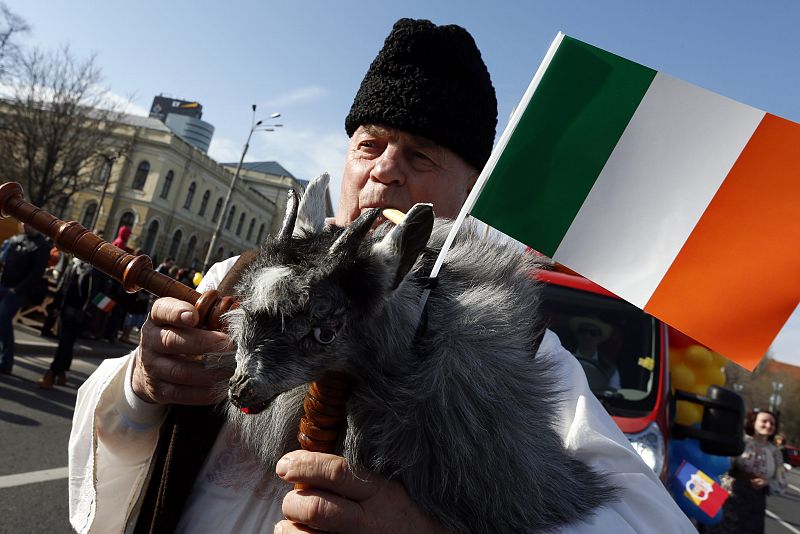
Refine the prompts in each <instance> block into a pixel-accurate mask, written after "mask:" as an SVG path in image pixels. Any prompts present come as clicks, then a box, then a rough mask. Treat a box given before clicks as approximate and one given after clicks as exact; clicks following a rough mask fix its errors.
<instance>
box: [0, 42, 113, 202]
mask: <svg viewBox="0 0 800 534" xmlns="http://www.w3.org/2000/svg"><path fill="white" fill-rule="evenodd" d="M101 81H102V76H101V72H100V69H99V68H98V67H97V65H96V61H95V57H94V56H90V57H89V58H87V59H85V60H80V59H77V58H75V56H74V55H73V54H72V53H71V51H70V49H69V48H68V47H64V48H61V49H59V50H57V51H55V52H43V51H41V50H39V49H31V50H30V51H27V52H26V53H23V54H20V56H19V58H18V59H17V61H16V68H15V69H14V75H13V76H12V77H11V78H10V82H8V83H7V84H6V87H7V98H6V99H4V100H2V101H0V121H1V123H0V124H1V127H0V176H2V179H3V181H19V182H20V183H22V185H23V187H24V189H25V191H26V193H27V194H28V197H29V199H30V201H31V202H33V203H34V204H36V205H37V206H41V207H45V208H52V205H53V203H55V202H57V201H59V200H60V201H61V202H63V201H64V199H65V198H67V199H68V198H69V197H71V196H72V195H74V194H75V193H77V192H79V191H81V190H83V189H85V188H87V187H89V186H91V185H93V180H94V179H95V178H96V172H95V170H96V169H97V167H98V165H99V162H101V161H102V160H103V159H106V158H113V157H115V156H117V155H119V154H120V153H121V152H122V151H123V150H124V149H123V147H121V146H120V143H119V141H118V140H115V138H114V136H113V135H112V134H113V131H114V129H115V128H116V127H118V124H119V122H120V120H121V119H122V117H123V114H122V113H121V111H120V107H119V104H116V103H114V101H113V100H112V99H111V98H110V94H109V92H108V90H107V89H105V88H104V87H103V86H102V85H101Z"/></svg>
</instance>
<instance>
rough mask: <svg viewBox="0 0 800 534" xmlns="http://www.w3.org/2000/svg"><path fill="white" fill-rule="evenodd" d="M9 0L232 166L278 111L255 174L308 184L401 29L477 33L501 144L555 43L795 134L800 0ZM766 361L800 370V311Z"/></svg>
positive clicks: (36, 26)
mask: <svg viewBox="0 0 800 534" xmlns="http://www.w3.org/2000/svg"><path fill="white" fill-rule="evenodd" d="M5 1H6V3H7V5H8V6H9V7H10V8H11V9H12V10H13V11H15V12H16V13H17V14H19V15H21V16H22V17H24V18H25V19H26V20H27V21H28V22H29V23H30V24H31V26H32V27H33V31H32V33H31V35H30V36H28V37H27V39H26V43H27V44H35V45H40V46H42V47H46V48H50V47H56V46H60V45H64V44H69V45H70V46H71V48H72V50H73V51H74V52H75V53H76V54H77V55H79V56H85V55H88V54H90V53H93V52H94V53H96V54H97V63H98V65H99V66H100V67H101V68H102V70H103V73H104V76H105V81H106V84H107V86H108V87H109V88H110V89H111V90H112V91H113V92H114V94H116V95H118V96H120V97H121V98H124V99H129V100H130V102H131V106H130V107H129V111H132V112H138V113H142V114H144V113H145V112H146V110H148V109H149V107H150V103H151V101H152V98H153V96H155V95H157V94H160V93H164V94H167V95H169V96H174V97H178V98H183V99H187V100H197V101H199V102H200V103H202V104H203V107H204V115H203V119H204V120H206V121H208V122H210V123H211V124H213V125H214V126H215V127H216V132H215V134H214V141H213V142H212V145H211V149H210V154H211V155H212V157H214V158H215V159H217V160H220V161H236V160H238V158H239V155H240V154H241V149H242V145H243V144H244V140H245V138H246V136H247V133H248V131H249V127H250V113H251V112H250V105H251V104H258V107H259V111H260V112H262V113H263V114H261V113H260V114H259V118H262V117H265V116H267V115H268V114H270V113H272V112H280V113H282V115H283V116H282V117H281V119H279V120H278V121H276V122H281V123H282V124H284V127H283V128H282V129H279V130H276V131H275V132H267V133H261V134H258V133H257V134H255V135H254V139H253V142H252V143H251V148H250V152H249V154H248V157H247V160H248V161H259V160H277V161H279V162H280V163H281V164H282V165H283V166H284V167H286V168H287V169H288V170H289V171H290V172H292V173H293V174H294V175H295V176H297V177H298V178H301V179H310V178H312V177H313V176H315V175H316V174H319V173H320V172H322V171H329V172H330V173H331V175H332V176H333V179H334V182H338V180H339V179H340V176H341V167H342V164H343V154H344V149H345V146H346V144H347V137H346V135H345V133H344V117H345V115H346V114H347V112H348V110H349V108H350V104H351V103H352V98H353V96H354V94H355V92H356V90H357V88H358V85H359V83H360V81H361V78H362V77H363V75H364V73H365V72H366V70H367V67H368V66H369V63H370V62H371V60H372V59H373V57H374V56H375V54H376V53H377V51H378V49H379V48H380V46H381V45H382V43H383V39H384V38H385V37H386V35H387V34H388V32H389V30H390V29H391V26H392V24H393V23H394V21H395V20H397V19H398V18H401V17H412V18H428V19H431V20H433V21H434V22H436V23H439V24H449V23H454V24H460V25H462V26H464V27H466V28H467V29H468V30H469V31H470V32H471V33H472V35H473V36H474V38H475V41H476V42H477V43H478V46H479V48H480V49H481V50H482V53H483V56H484V60H485V62H486V64H487V66H488V67H489V71H490V73H491V75H492V79H493V82H494V85H495V88H496V91H497V96H498V103H499V119H500V124H499V126H498V137H499V134H500V133H501V131H502V128H503V127H505V125H506V122H507V120H508V117H509V115H510V113H511V111H512V110H513V108H514V106H515V105H516V104H517V102H518V101H519V99H520V97H521V96H522V94H523V92H524V91H525V88H526V87H527V85H528V83H529V82H530V79H531V77H532V75H533V73H534V72H535V70H536V67H537V66H538V65H539V62H540V61H541V59H542V57H543V56H544V54H545V52H546V51H547V48H548V46H549V44H550V42H551V41H552V40H553V38H554V37H555V35H556V33H557V32H558V31H563V32H565V33H566V34H568V35H571V36H573V37H576V38H578V39H581V40H584V41H587V42H589V43H592V44H594V45H597V46H599V47H601V48H605V49H606V50H609V51H611V52H614V53H616V54H619V55H622V56H624V57H627V58H629V59H632V60H634V61H637V62H639V63H642V64H645V65H647V66H650V67H653V68H655V69H657V70H660V71H664V72H666V73H669V74H671V75H673V76H676V77H678V78H681V79H684V80H686V81H688V82H691V83H693V84H696V85H699V86H702V87H705V88H707V89H710V90H712V91H715V92H717V93H720V94H723V95H725V96H728V97H731V98H733V99H736V100H739V101H742V102H744V103H746V104H750V105H752V106H755V107H758V108H761V109H764V110H766V111H769V112H771V113H774V114H776V115H780V116H782V117H785V118H787V119H791V120H793V121H796V122H800V53H798V50H800V32H798V31H797V24H798V21H800V2H797V1H796V0H781V1H768V0H765V1H762V2H755V1H750V0H747V1H745V0H728V1H722V0H703V1H697V0H695V1H685V0H674V1H669V2H655V1H650V2H647V1H642V0H639V1H633V0H630V1H622V0H608V1H601V0H593V1H590V0H584V1H576V0H560V1H550V2H544V1H535V0H518V1H507V2H504V1H501V0H498V1H496V2H487V1H485V0H484V1H480V2H478V1H473V0H468V1H460V2H455V1H452V2H441V1H435V0H426V1H418V0H406V1H404V2H391V3H390V2H380V1H378V2H370V3H344V2H331V1H329V0H328V1H324V0H306V1H303V2H297V1H288V0H287V1H283V0H272V1H265V0H262V1H255V0H251V1H239V0H229V1H227V2H198V1H188V0H172V1H170V2H155V1H153V0H139V1H137V2H129V3H122V2H114V1H113V0H112V1H108V0H105V1H98V0H75V1H73V2H55V1H52V0H51V1H45V0H5ZM333 189H336V187H334V188H333ZM336 196H337V195H336V194H335V193H334V197H336ZM747 254H748V257H749V258H750V260H748V263H750V262H751V261H752V255H751V253H747ZM754 270H757V259H756V261H755V265H753V266H752V267H749V266H748V267H747V268H746V271H747V273H752V272H753V271H754ZM743 275H745V276H746V275H747V274H746V273H745V274H743ZM773 352H774V355H775V356H776V358H778V359H782V360H785V361H789V362H791V363H794V364H796V365H800V313H797V312H796V313H795V315H794V316H793V318H792V319H790V321H789V323H788V324H787V327H786V328H784V331H783V332H782V333H781V335H780V336H779V339H778V340H777V341H776V343H775V344H774V345H773Z"/></svg>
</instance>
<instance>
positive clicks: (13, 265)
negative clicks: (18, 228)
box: [0, 224, 50, 375]
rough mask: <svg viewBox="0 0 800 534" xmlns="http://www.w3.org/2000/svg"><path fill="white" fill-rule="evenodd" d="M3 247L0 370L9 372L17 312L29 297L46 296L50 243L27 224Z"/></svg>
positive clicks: (12, 360) (34, 298)
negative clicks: (0, 353) (46, 272)
mask: <svg viewBox="0 0 800 534" xmlns="http://www.w3.org/2000/svg"><path fill="white" fill-rule="evenodd" d="M6 245H7V246H6ZM4 248H5V255H4V258H3V274H2V276H1V277H0V345H2V360H0V373H2V374H6V375H10V374H11V370H12V368H13V367H14V325H13V321H14V316H15V315H16V314H17V312H18V311H19V309H20V308H21V307H22V306H23V305H24V304H25V303H26V302H27V301H28V300H29V299H31V298H33V300H34V301H36V300H38V301H39V302H41V300H40V298H44V295H45V294H46V292H47V285H46V284H47V282H46V280H44V279H43V278H42V277H43V276H44V271H45V269H46V268H47V262H48V260H49V259H50V244H49V243H48V242H47V239H45V237H44V236H43V235H42V234H40V233H39V232H37V231H36V230H35V229H34V228H33V227H31V226H28V225H27V224H25V225H24V231H23V232H22V233H21V234H18V235H15V236H14V237H12V238H10V239H9V240H8V242H7V243H5V244H4ZM37 294H38V295H37Z"/></svg>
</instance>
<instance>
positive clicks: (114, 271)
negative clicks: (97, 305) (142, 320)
mask: <svg viewBox="0 0 800 534" xmlns="http://www.w3.org/2000/svg"><path fill="white" fill-rule="evenodd" d="M0 216H2V217H8V216H11V217H14V218H15V219H17V220H18V221H21V222H23V223H25V224H27V225H28V226H31V227H33V228H35V229H36V230H38V231H39V232H41V233H42V234H44V235H45V236H47V237H49V238H50V239H52V241H53V244H54V245H55V246H56V247H58V248H59V249H60V250H63V251H64V252H67V253H69V254H73V255H75V256H76V257H78V258H80V259H81V260H83V261H85V262H87V263H89V264H90V265H92V266H94V267H95V268H97V269H98V270H99V271H102V272H104V273H105V274H107V275H108V276H110V277H112V278H114V279H115V280H117V281H118V282H120V283H121V284H122V287H124V288H125V291H127V292H129V293H134V292H136V291H139V290H140V289H144V290H145V291H147V292H149V293H152V294H153V295H155V296H157V297H173V298H176V299H180V300H183V301H185V302H188V303H190V304H191V305H192V306H194V307H195V308H196V309H197V311H198V312H199V313H200V326H201V327H202V328H207V329H209V330H219V329H220V328H221V327H222V321H221V316H222V314H223V313H225V312H226V311H228V310H229V309H231V307H233V306H234V305H235V303H236V301H235V299H234V298H233V297H220V296H219V294H218V293H217V291H213V290H212V291H206V292H205V293H198V292H197V291H195V290H194V289H192V288H190V287H187V286H185V285H184V284H182V283H180V282H178V281H177V280H175V279H173V278H170V277H169V276H167V275H164V274H161V273H159V272H158V271H156V270H154V269H153V261H152V260H151V259H150V257H149V256H145V255H140V256H134V255H133V254H129V253H127V252H125V251H124V250H122V249H120V248H117V247H115V246H114V245H112V244H111V243H109V242H108V241H104V240H103V239H101V238H100V237H99V236H97V235H95V234H93V233H92V232H90V231H89V230H87V229H86V228H84V227H83V226H81V225H80V224H78V223H77V222H75V221H71V222H64V221H62V220H60V219H57V218H55V217H53V216H52V215H50V214H49V213H47V212H46V211H44V210H42V209H40V208H37V207H36V206H34V205H33V204H31V203H30V202H26V201H25V199H24V196H23V192H22V186H20V185H19V184H18V183H16V182H6V183H4V184H3V185H0Z"/></svg>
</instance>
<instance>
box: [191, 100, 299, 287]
mask: <svg viewBox="0 0 800 534" xmlns="http://www.w3.org/2000/svg"><path fill="white" fill-rule="evenodd" d="M280 116H281V114H280V113H273V114H271V115H270V116H269V119H277V118H278V117H280ZM282 126H283V124H264V119H262V120H260V121H258V122H256V105H255V104H253V117H252V119H251V121H250V133H249V134H247V141H246V142H245V144H244V148H243V149H242V157H241V158H239V165H237V166H236V173H235V174H234V175H233V179H231V183H230V185H229V186H228V194H227V195H225V202H223V203H222V213H221V214H220V216H219V219H218V220H217V226H216V228H215V229H214V233H213V234H212V235H211V243H209V244H208V251H207V252H206V259H205V260H204V261H203V273H207V272H208V269H209V268H210V267H211V258H212V257H213V255H214V248H215V247H216V244H217V240H218V239H219V234H220V232H221V231H222V221H223V220H225V217H226V215H227V214H228V204H230V201H231V196H233V190H234V188H235V187H236V182H237V181H238V180H239V173H240V172H241V170H242V163H244V156H245V154H247V149H248V148H250V138H251V137H252V136H253V132H274V131H275V128H280V127H282Z"/></svg>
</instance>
